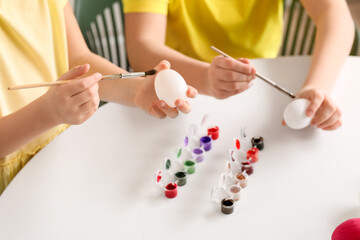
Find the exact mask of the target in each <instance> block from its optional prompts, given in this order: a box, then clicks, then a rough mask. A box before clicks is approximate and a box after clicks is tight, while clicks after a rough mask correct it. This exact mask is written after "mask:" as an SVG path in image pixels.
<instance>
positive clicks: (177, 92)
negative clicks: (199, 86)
mask: <svg viewBox="0 0 360 240" xmlns="http://www.w3.org/2000/svg"><path fill="white" fill-rule="evenodd" d="M154 85H155V92H156V95H157V97H158V98H159V99H160V100H164V101H165V102H166V103H167V104H168V105H169V106H170V107H175V101H176V100H177V99H179V98H181V99H184V100H185V99H186V91H187V85H186V82H185V80H184V78H183V77H182V76H181V75H180V74H179V73H177V72H176V71H174V70H172V69H166V70H163V71H160V72H159V73H158V74H157V75H156V77H155V83H154Z"/></svg>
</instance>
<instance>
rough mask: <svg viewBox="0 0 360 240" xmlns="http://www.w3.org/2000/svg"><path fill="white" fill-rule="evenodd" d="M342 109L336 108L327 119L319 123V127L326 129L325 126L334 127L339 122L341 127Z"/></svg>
mask: <svg viewBox="0 0 360 240" xmlns="http://www.w3.org/2000/svg"><path fill="white" fill-rule="evenodd" d="M341 115H342V114H341V111H340V109H339V108H336V109H335V111H334V112H333V113H332V114H331V115H330V116H329V117H328V118H327V119H325V120H324V121H323V122H320V123H318V124H317V127H318V128H322V129H325V128H329V127H330V128H332V127H334V126H338V125H339V124H340V125H339V127H340V126H341V121H340V118H341Z"/></svg>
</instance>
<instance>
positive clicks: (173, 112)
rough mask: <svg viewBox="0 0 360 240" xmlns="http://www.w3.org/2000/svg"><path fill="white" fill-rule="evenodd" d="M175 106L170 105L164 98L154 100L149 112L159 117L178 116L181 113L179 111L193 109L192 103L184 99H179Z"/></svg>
mask: <svg viewBox="0 0 360 240" xmlns="http://www.w3.org/2000/svg"><path fill="white" fill-rule="evenodd" d="M175 106H176V107H170V106H169V105H167V104H166V103H165V101H164V100H159V101H154V102H153V103H152V106H151V109H150V111H149V112H150V114H151V115H152V116H154V117H157V118H166V117H170V118H176V117H177V116H178V115H179V111H180V112H182V113H185V114H187V113H189V112H190V111H191V105H190V104H189V103H188V102H187V101H184V100H183V99H177V100H176V101H175Z"/></svg>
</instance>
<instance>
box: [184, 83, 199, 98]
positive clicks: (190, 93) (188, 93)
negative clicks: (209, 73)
mask: <svg viewBox="0 0 360 240" xmlns="http://www.w3.org/2000/svg"><path fill="white" fill-rule="evenodd" d="M197 94H198V91H197V90H196V88H193V87H191V86H189V85H188V90H187V91H186V96H187V97H189V98H195V97H196V96H197Z"/></svg>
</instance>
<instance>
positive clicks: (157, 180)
mask: <svg viewBox="0 0 360 240" xmlns="http://www.w3.org/2000/svg"><path fill="white" fill-rule="evenodd" d="M160 180H161V171H159V172H158V173H157V176H156V182H160Z"/></svg>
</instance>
